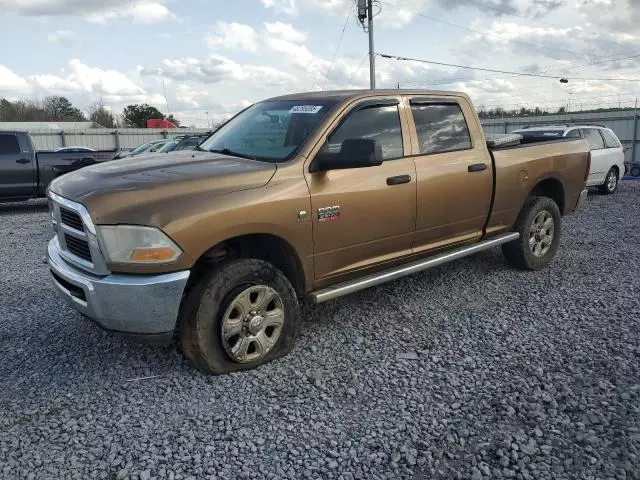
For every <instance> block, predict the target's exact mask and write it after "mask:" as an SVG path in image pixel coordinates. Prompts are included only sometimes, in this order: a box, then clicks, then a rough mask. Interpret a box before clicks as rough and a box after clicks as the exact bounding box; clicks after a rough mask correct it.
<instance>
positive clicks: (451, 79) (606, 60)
mask: <svg viewBox="0 0 640 480" xmlns="http://www.w3.org/2000/svg"><path fill="white" fill-rule="evenodd" d="M613 57H618V55H607V56H604V57H596V58H595V59H596V60H600V61H596V62H588V63H582V64H569V65H566V66H564V67H557V68H545V69H544V70H541V71H539V72H537V73H538V74H543V73H548V72H556V71H565V70H572V69H574V68H581V67H586V66H591V65H600V64H603V63H610V62H617V61H620V60H627V59H631V58H637V57H640V54H634V55H628V56H624V57H618V58H613ZM524 73H527V72H524ZM514 76H518V75H501V76H499V77H495V76H494V77H489V76H487V77H480V78H474V79H469V78H467V77H449V78H443V79H441V80H443V81H440V80H436V81H430V82H425V81H408V82H400V83H402V84H404V85H450V84H453V83H456V82H459V81H465V80H474V81H481V80H485V79H493V80H496V79H508V78H513V77H514Z"/></svg>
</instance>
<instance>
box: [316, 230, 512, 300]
mask: <svg viewBox="0 0 640 480" xmlns="http://www.w3.org/2000/svg"><path fill="white" fill-rule="evenodd" d="M518 238H520V234H519V233H518V232H513V233H505V234H502V235H498V236H497V237H494V238H491V239H489V240H484V241H482V242H480V243H476V244H474V245H470V246H468V247H462V248H459V249H457V250H453V251H449V252H446V253H442V254H440V255H435V256H433V257H430V258H427V259H426V260H425V259H423V260H418V261H417V262H413V263H409V264H407V265H401V266H399V267H395V268H392V269H391V270H386V271H384V272H379V273H375V274H372V275H367V276H366V277H363V278H359V279H356V280H352V281H349V282H344V283H339V284H336V285H334V286H332V287H328V288H325V289H323V290H318V291H316V292H311V293H310V294H309V298H310V300H311V303H314V304H318V303H324V302H328V301H329V300H334V299H336V298H340V297H343V296H345V295H349V294H350V293H354V292H359V291H360V290H364V289H366V288H370V287H375V286H376V285H381V284H383V283H386V282H390V281H392V280H396V279H398V278H402V277H406V276H408V275H412V274H414V273H418V272H422V271H423V270H428V269H430V268H433V267H437V266H439V265H443V264H445V263H449V262H452V261H454V260H457V259H459V258H463V257H467V256H469V255H472V254H474V253H478V252H481V251H483V250H488V249H490V248H493V247H497V246H498V245H502V244H504V243H509V242H513V241H514V240H517V239H518Z"/></svg>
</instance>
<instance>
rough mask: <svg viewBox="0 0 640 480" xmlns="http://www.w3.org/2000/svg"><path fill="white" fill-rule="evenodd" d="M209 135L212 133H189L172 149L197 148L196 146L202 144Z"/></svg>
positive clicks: (176, 150) (175, 150)
mask: <svg viewBox="0 0 640 480" xmlns="http://www.w3.org/2000/svg"><path fill="white" fill-rule="evenodd" d="M209 135H211V134H210V133H203V134H201V135H187V136H185V137H184V138H183V139H182V140H180V142H178V144H177V145H176V146H175V147H174V148H173V150H172V151H174V152H178V151H180V150H195V148H196V147H197V146H198V145H200V144H201V143H202V142H203V141H204V140H205V139H206V138H207V137H208V136H209Z"/></svg>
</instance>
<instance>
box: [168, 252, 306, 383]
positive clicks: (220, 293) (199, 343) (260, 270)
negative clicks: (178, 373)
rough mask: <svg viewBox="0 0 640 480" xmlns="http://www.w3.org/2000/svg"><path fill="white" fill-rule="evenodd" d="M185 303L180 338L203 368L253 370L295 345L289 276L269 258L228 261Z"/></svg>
mask: <svg viewBox="0 0 640 480" xmlns="http://www.w3.org/2000/svg"><path fill="white" fill-rule="evenodd" d="M186 302H187V303H186V306H185V307H186V308H185V309H184V315H183V318H182V319H181V324H180V342H181V344H182V350H183V352H184V353H185V356H186V357H187V358H189V360H191V361H192V362H193V363H194V364H195V365H196V366H197V367H198V368H200V369H201V370H204V371H206V372H209V373H215V374H222V373H230V372H235V371H239V370H249V369H252V368H255V367H257V366H259V365H262V364H265V363H268V362H270V361H272V360H274V359H276V358H279V357H282V356H285V355H287V354H288V353H289V352H290V351H291V349H292V348H293V345H294V342H295V339H296V336H297V332H298V324H299V317H300V311H299V306H298V300H297V297H296V294H295V291H294V289H293V287H292V286H291V283H290V282H289V280H288V279H287V278H286V277H285V276H284V274H283V273H282V272H280V270H278V269H276V268H275V267H274V266H273V265H271V264H269V263H267V262H264V261H262V260H254V259H240V260H231V261H229V262H226V263H224V264H222V265H221V266H219V267H218V268H216V270H215V271H213V272H211V273H210V274H209V275H208V276H207V277H205V278H204V279H203V280H202V281H201V282H200V284H199V285H198V286H196V287H195V288H194V290H193V291H192V292H191V294H190V295H189V297H188V298H187V300H186Z"/></svg>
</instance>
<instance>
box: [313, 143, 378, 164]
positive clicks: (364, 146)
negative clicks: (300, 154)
mask: <svg viewBox="0 0 640 480" xmlns="http://www.w3.org/2000/svg"><path fill="white" fill-rule="evenodd" d="M383 161H384V159H383V158H382V145H380V142H378V141H377V140H373V139H370V138H350V139H347V140H345V141H344V142H342V147H341V148H340V152H337V153H330V152H321V153H320V154H318V155H317V156H316V158H314V159H313V162H311V165H310V167H309V172H311V173H317V172H326V171H328V170H344V169H347V168H367V167H377V166H380V165H382V162H383Z"/></svg>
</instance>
